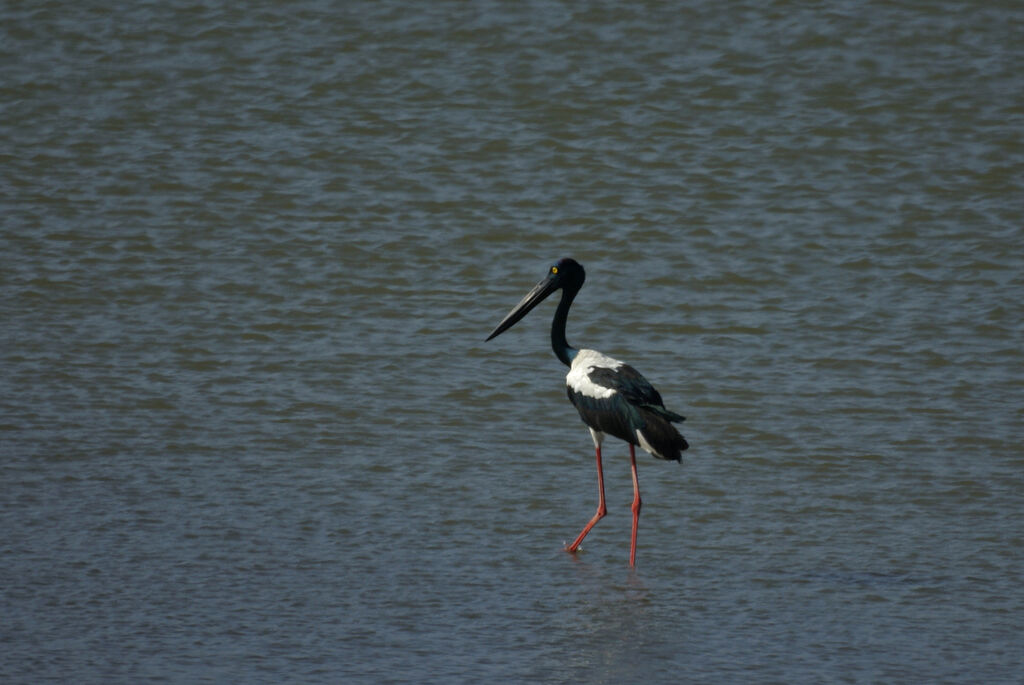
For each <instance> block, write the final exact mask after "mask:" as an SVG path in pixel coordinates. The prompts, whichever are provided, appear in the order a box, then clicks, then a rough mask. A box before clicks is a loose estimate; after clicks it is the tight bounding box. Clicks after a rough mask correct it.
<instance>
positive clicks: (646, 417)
mask: <svg viewBox="0 0 1024 685" xmlns="http://www.w3.org/2000/svg"><path fill="white" fill-rule="evenodd" d="M585 277H586V274H585V273H584V271H583V267H582V266H580V265H579V263H578V262H576V261H575V260H573V259H568V258H566V259H561V260H559V261H558V262H557V263H555V264H553V265H551V268H550V269H548V275H547V276H546V277H545V278H544V280H542V281H541V282H540V283H538V284H537V285H536V286H535V287H534V288H533V290H531V291H530V292H529V293H527V294H526V297H524V298H523V299H522V301H521V302H520V303H519V304H517V305H516V306H515V308H513V309H512V311H511V312H509V313H508V315H507V316H506V317H505V318H504V319H502V320H501V323H499V324H498V325H497V327H495V329H494V330H493V331H491V334H490V335H489V336H487V340H490V339H491V338H494V337H495V336H497V335H500V334H501V333H503V332H504V331H506V330H508V329H509V328H511V327H512V326H513V325H514V324H515V323H516V322H517V321H519V320H520V319H522V318H523V317H524V316H526V314H527V313H528V312H529V311H530V310H531V309H533V308H534V307H535V306H537V304H538V303H539V302H540V301H541V300H543V299H544V298H546V297H547V296H548V295H550V294H551V293H553V292H555V291H556V290H558V289H561V290H562V299H561V300H559V302H558V308H557V309H556V310H555V318H554V319H553V320H552V321H551V347H552V349H553V350H554V351H555V356H556V357H558V358H559V359H560V360H561V361H562V363H563V364H565V365H566V366H568V367H569V373H568V375H567V376H566V377H565V382H566V392H567V393H568V395H569V401H570V402H572V403H573V405H574V406H575V407H576V410H577V411H579V413H580V418H581V419H583V423H585V424H587V426H588V427H589V428H590V435H591V437H593V439H594V452H595V453H596V454H597V488H598V493H599V500H598V503H597V513H596V514H594V517H593V518H591V519H590V521H589V522H588V523H587V525H586V526H585V527H584V528H583V531H582V532H581V533H580V534H579V535H578V536H577V537H576V539H575V540H574V541H573V542H572V544H571V545H569V546H568V547H567V548H566V549H567V550H568V551H570V552H575V551H576V550H577V549H579V546H580V543H581V542H583V538H585V537H586V536H587V533H589V532H590V529H591V528H593V527H594V524H595V523H597V522H598V521H600V520H601V519H602V518H603V517H604V515H605V513H606V508H605V504H604V472H603V469H602V467H601V441H602V440H603V439H604V434H605V433H607V434H609V435H614V436H615V437H616V438H619V439H620V440H625V441H626V442H627V443H629V459H630V462H631V464H632V469H633V506H632V509H633V532H632V537H631V539H630V545H629V565H630V566H635V565H636V529H637V523H638V522H639V520H640V483H639V481H638V480H637V475H636V451H635V449H634V448H635V446H637V445H639V446H640V447H641V448H642V449H644V450H645V451H647V452H650V453H651V454H653V455H654V456H656V457H658V458H659V459H667V460H673V461H681V460H682V451H683V450H685V449H686V448H687V447H689V445H688V444H687V443H686V439H685V438H684V437H683V436H682V435H680V434H679V431H677V430H676V429H675V427H674V426H673V425H672V423H673V422H679V421H684V420H685V419H684V417H682V416H680V415H679V414H676V413H675V412H672V411H669V410H668V409H665V404H664V402H662V400H661V395H659V394H658V391H657V390H655V389H654V386H652V385H651V384H650V383H648V382H647V379H646V378H644V377H643V376H641V375H640V373H639V372H637V370H636V369H634V368H633V367H632V366H629V365H628V364H623V363H622V362H620V361H619V360H617V359H612V358H611V357H607V356H605V355H603V354H601V353H600V352H597V351H596V350H586V349H583V350H578V349H576V348H575V347H572V346H571V345H570V344H569V343H568V342H566V340H565V322H566V319H567V318H568V317H569V307H570V306H571V305H572V301H573V298H575V297H576V293H578V292H579V291H580V288H581V287H582V286H583V280H584V279H585Z"/></svg>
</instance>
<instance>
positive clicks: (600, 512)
mask: <svg viewBox="0 0 1024 685" xmlns="http://www.w3.org/2000/svg"><path fill="white" fill-rule="evenodd" d="M594 451H595V452H596V453H597V492H598V495H599V496H600V499H598V501H597V513H596V514H594V518H592V519H590V523H588V524H587V525H586V527H585V528H584V529H583V532H582V533H580V534H579V537H577V538H576V540H575V541H574V542H573V543H572V544H571V545H569V546H568V547H566V550H568V551H570V552H575V551H576V550H577V549H579V546H580V543H581V542H583V538H585V537H587V533H589V532H590V529H591V528H593V527H594V524H595V523H597V522H598V521H600V520H601V519H602V518H604V515H605V514H606V513H608V510H607V509H606V508H605V506H604V470H603V469H602V468H601V445H594Z"/></svg>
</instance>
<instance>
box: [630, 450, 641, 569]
mask: <svg viewBox="0 0 1024 685" xmlns="http://www.w3.org/2000/svg"><path fill="white" fill-rule="evenodd" d="M629 461H630V464H631V465H632V468H633V506H632V509H633V535H632V537H631V539H630V543H629V565H630V566H636V528H637V524H638V523H639V522H640V505H641V504H642V503H641V501H640V481H639V479H637V476H636V449H635V448H634V447H633V444H632V443H630V445H629Z"/></svg>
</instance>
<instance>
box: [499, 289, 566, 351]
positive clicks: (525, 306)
mask: <svg viewBox="0 0 1024 685" xmlns="http://www.w3.org/2000/svg"><path fill="white" fill-rule="evenodd" d="M559 287H561V285H560V284H559V283H558V280H557V279H556V278H552V277H550V276H549V277H548V278H545V279H544V280H543V281H541V282H540V283H538V284H537V285H535V286H533V290H531V291H530V292H528V293H526V297H524V298H523V299H522V300H520V301H519V304H517V305H516V306H515V307H513V308H512V311H510V312H509V313H508V314H507V315H506V316H505V318H504V319H502V320H501V323H499V324H498V325H497V326H496V327H495V328H494V330H493V331H491V334H490V335H489V336H487V340H490V339H491V338H494V337H495V336H498V335H501V334H502V333H504V332H505V331H507V330H508V329H510V328H512V326H514V325H515V324H516V322H518V321H519V320H520V319H521V318H523V317H524V316H526V315H527V314H528V313H529V312H530V310H531V309H533V308H534V307H536V306H537V305H538V304H540V302H541V300H543V299H544V298H545V297H547V296H548V295H550V294H551V293H553V292H555V291H556V290H558V288H559ZM487 340H484V342H487Z"/></svg>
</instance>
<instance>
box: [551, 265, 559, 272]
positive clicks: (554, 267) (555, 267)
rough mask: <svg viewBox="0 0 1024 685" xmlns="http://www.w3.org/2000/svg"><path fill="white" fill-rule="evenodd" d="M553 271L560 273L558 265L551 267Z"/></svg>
mask: <svg viewBox="0 0 1024 685" xmlns="http://www.w3.org/2000/svg"><path fill="white" fill-rule="evenodd" d="M551 273H553V274H557V273H558V267H557V266H553V267H551Z"/></svg>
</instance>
